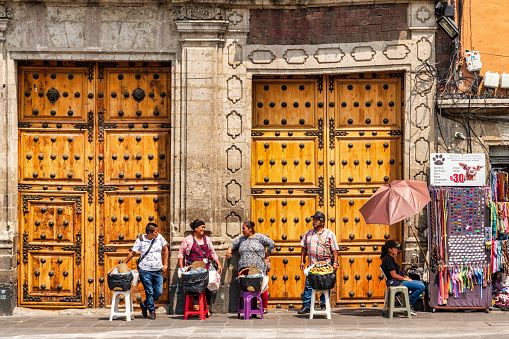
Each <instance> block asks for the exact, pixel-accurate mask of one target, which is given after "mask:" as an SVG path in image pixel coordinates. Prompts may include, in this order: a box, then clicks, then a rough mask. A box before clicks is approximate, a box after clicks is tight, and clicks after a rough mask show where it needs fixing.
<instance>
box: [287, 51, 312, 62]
mask: <svg viewBox="0 0 509 339" xmlns="http://www.w3.org/2000/svg"><path fill="white" fill-rule="evenodd" d="M308 57H309V55H307V53H306V51H305V50H303V49H287V50H286V52H285V54H283V58H284V59H285V60H286V63H287V64H298V65H302V64H303V63H305V62H306V60H307V58H308Z"/></svg>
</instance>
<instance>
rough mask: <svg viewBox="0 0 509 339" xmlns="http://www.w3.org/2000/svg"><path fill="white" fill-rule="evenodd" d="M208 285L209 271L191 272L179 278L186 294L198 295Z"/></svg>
mask: <svg viewBox="0 0 509 339" xmlns="http://www.w3.org/2000/svg"><path fill="white" fill-rule="evenodd" d="M208 283H209V271H207V270H203V271H202V270H192V271H190V272H184V273H182V275H181V278H180V284H181V285H182V287H183V288H184V293H186V294H198V293H201V292H203V291H205V289H206V288H207V285H208Z"/></svg>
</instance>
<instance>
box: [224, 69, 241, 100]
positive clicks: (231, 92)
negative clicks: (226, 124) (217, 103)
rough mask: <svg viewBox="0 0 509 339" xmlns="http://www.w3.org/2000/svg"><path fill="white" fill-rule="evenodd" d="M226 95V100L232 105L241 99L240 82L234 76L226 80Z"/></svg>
mask: <svg viewBox="0 0 509 339" xmlns="http://www.w3.org/2000/svg"><path fill="white" fill-rule="evenodd" d="M226 93H227V95H228V100H230V101H231V102H233V103H234V104H235V103H237V102H239V100H240V99H242V80H240V78H239V77H238V76H236V75H233V76H232V77H231V78H229V79H228V80H226Z"/></svg>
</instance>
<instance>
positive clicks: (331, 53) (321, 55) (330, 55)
mask: <svg viewBox="0 0 509 339" xmlns="http://www.w3.org/2000/svg"><path fill="white" fill-rule="evenodd" d="M344 56H345V53H343V51H342V50H341V49H340V48H318V49H317V50H316V52H315V54H313V57H314V58H315V59H316V61H317V62H318V63H320V64H327V63H335V62H340V61H341V60H342V59H343V57H344Z"/></svg>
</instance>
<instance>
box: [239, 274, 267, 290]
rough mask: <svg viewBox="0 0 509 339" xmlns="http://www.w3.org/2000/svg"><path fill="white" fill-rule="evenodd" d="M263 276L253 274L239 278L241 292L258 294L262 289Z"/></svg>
mask: <svg viewBox="0 0 509 339" xmlns="http://www.w3.org/2000/svg"><path fill="white" fill-rule="evenodd" d="M262 281H263V275H261V274H253V275H245V276H240V277H239V284H240V290H241V291H243V292H257V291H260V290H261V288H262Z"/></svg>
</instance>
